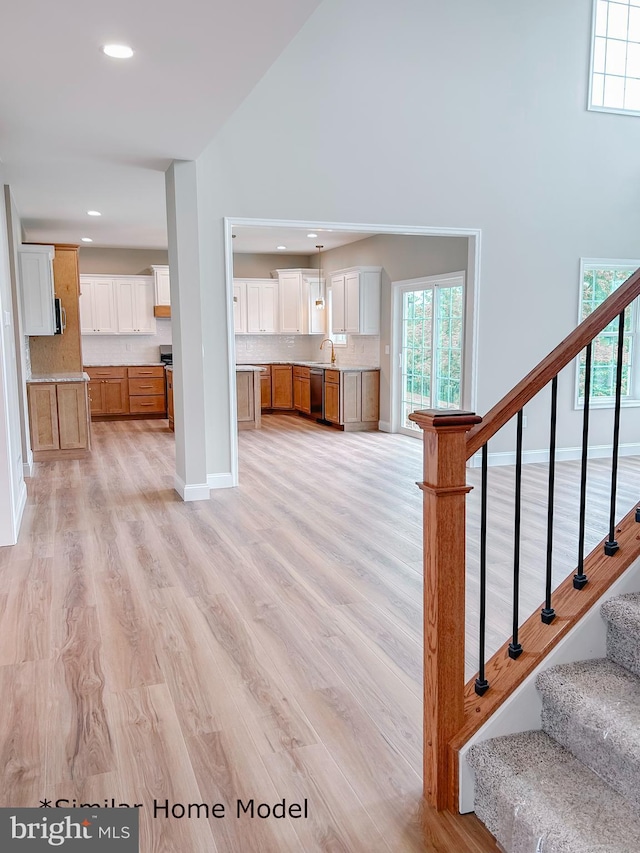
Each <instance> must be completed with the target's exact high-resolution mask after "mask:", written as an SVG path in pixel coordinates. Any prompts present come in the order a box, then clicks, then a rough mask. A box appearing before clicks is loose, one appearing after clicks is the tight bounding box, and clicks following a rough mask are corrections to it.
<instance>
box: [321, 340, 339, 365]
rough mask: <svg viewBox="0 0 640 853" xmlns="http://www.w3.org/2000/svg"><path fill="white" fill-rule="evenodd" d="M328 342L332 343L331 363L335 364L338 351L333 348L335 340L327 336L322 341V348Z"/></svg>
mask: <svg viewBox="0 0 640 853" xmlns="http://www.w3.org/2000/svg"><path fill="white" fill-rule="evenodd" d="M327 343H329V344H331V364H335V363H336V351H335V349H334V348H333V341H332V340H331V338H325V339H324V340H323V341H322V343H321V344H320V349H322V348H323V346H324V345H325V344H327Z"/></svg>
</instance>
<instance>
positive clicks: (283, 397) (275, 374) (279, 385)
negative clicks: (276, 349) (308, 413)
mask: <svg viewBox="0 0 640 853" xmlns="http://www.w3.org/2000/svg"><path fill="white" fill-rule="evenodd" d="M292 378H293V368H292V366H291V365H290V364H272V365H271V408H272V409H293V382H292Z"/></svg>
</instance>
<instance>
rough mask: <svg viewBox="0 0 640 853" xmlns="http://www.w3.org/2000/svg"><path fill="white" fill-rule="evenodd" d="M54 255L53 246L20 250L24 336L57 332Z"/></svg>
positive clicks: (19, 262)
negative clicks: (54, 300)
mask: <svg viewBox="0 0 640 853" xmlns="http://www.w3.org/2000/svg"><path fill="white" fill-rule="evenodd" d="M53 254H54V249H53V246H39V247H36V246H34V247H31V246H26V247H21V248H20V249H19V250H18V269H19V271H20V285H21V290H22V311H23V323H24V334H25V335H53V334H54V333H55V330H56V322H55V311H54V305H53V296H54V289H53V287H54V286H53Z"/></svg>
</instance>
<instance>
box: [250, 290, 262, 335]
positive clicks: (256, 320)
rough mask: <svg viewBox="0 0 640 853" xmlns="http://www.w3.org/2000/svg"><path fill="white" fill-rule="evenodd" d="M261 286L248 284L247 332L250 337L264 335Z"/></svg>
mask: <svg viewBox="0 0 640 853" xmlns="http://www.w3.org/2000/svg"><path fill="white" fill-rule="evenodd" d="M260 294H261V290H260V285H259V284H254V283H252V282H247V332H248V333H249V334H250V335H259V334H261V333H262V327H261V325H260V298H261V297H260Z"/></svg>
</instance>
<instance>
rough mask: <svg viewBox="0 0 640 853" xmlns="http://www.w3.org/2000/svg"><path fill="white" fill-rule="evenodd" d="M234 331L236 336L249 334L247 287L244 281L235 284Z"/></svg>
mask: <svg viewBox="0 0 640 853" xmlns="http://www.w3.org/2000/svg"><path fill="white" fill-rule="evenodd" d="M258 322H259V318H258ZM233 329H234V332H235V333H236V335H244V334H246V332H247V285H246V282H244V281H234V282H233Z"/></svg>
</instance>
